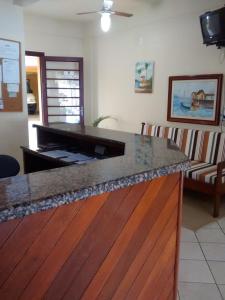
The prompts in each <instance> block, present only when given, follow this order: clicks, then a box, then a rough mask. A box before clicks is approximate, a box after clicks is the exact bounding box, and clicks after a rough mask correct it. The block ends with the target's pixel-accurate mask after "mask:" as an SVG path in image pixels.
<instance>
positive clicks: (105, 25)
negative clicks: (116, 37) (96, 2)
mask: <svg viewBox="0 0 225 300" xmlns="http://www.w3.org/2000/svg"><path fill="white" fill-rule="evenodd" d="M101 15H102V17H101V28H102V31H104V32H108V31H109V29H110V28H111V15H110V13H107V12H103V13H102V14H101Z"/></svg>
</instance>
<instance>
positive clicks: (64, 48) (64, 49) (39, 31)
mask: <svg viewBox="0 0 225 300" xmlns="http://www.w3.org/2000/svg"><path fill="white" fill-rule="evenodd" d="M24 23H25V47H26V50H29V51H40V52H45V54H46V55H49V56H51V55H54V56H83V29H82V26H81V25H80V24H79V23H75V22H67V21H61V20H55V19H51V18H47V17H40V16H35V15H25V16H24Z"/></svg>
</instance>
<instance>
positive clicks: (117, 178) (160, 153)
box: [0, 124, 189, 222]
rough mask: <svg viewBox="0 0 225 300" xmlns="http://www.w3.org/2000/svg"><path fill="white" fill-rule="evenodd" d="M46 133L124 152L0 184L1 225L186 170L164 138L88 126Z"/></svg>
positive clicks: (56, 128) (57, 128)
mask: <svg viewBox="0 0 225 300" xmlns="http://www.w3.org/2000/svg"><path fill="white" fill-rule="evenodd" d="M46 130H48V131H50V132H51V131H57V132H62V131H63V132H64V133H66V134H67V135H73V134H75V135H84V136H87V137H90V138H93V137H97V138H99V139H107V140H114V141H118V142H121V143H124V145H125V154H124V155H123V156H118V157H114V158H109V159H105V160H98V161H93V162H91V163H89V164H86V165H73V166H68V167H62V168H57V169H53V170H48V171H42V172H37V173H33V174H28V175H23V176H17V177H12V178H8V179H3V180H0V222H2V221H7V220H10V219H15V218H20V217H23V216H26V215H29V214H33V213H36V212H40V211H44V210H47V209H50V208H54V207H58V206H60V205H63V204H68V203H71V202H73V201H77V200H82V199H85V198H87V197H90V196H94V195H98V194H101V193H104V192H111V191H114V190H117V189H120V188H124V187H127V186H131V185H135V184H138V183H141V182H144V181H147V180H152V179H154V178H157V177H160V176H164V175H168V174H171V173H176V172H180V171H185V170H186V169H187V168H188V167H189V161H188V158H187V157H186V156H185V155H184V154H183V153H182V152H180V151H179V149H178V148H177V147H176V145H175V144H174V143H173V142H171V141H169V140H165V139H160V138H154V137H148V136H141V135H137V134H130V133H123V132H119V131H118V132H117V131H111V130H105V129H98V128H92V127H85V128H84V127H83V128H81V127H79V126H76V125H66V124H55V125H54V126H51V127H48V128H46Z"/></svg>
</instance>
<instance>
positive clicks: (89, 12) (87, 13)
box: [77, 10, 100, 16]
mask: <svg viewBox="0 0 225 300" xmlns="http://www.w3.org/2000/svg"><path fill="white" fill-rule="evenodd" d="M96 13H100V11H99V10H96V11H87V12H82V13H77V15H78V16H82V15H90V14H96Z"/></svg>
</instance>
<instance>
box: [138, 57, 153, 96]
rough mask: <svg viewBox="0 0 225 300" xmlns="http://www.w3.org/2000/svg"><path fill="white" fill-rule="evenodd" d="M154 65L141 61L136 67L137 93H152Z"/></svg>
mask: <svg viewBox="0 0 225 300" xmlns="http://www.w3.org/2000/svg"><path fill="white" fill-rule="evenodd" d="M153 75H154V63H153V62H151V61H140V62H137V63H136V66H135V93H152V90H153Z"/></svg>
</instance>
